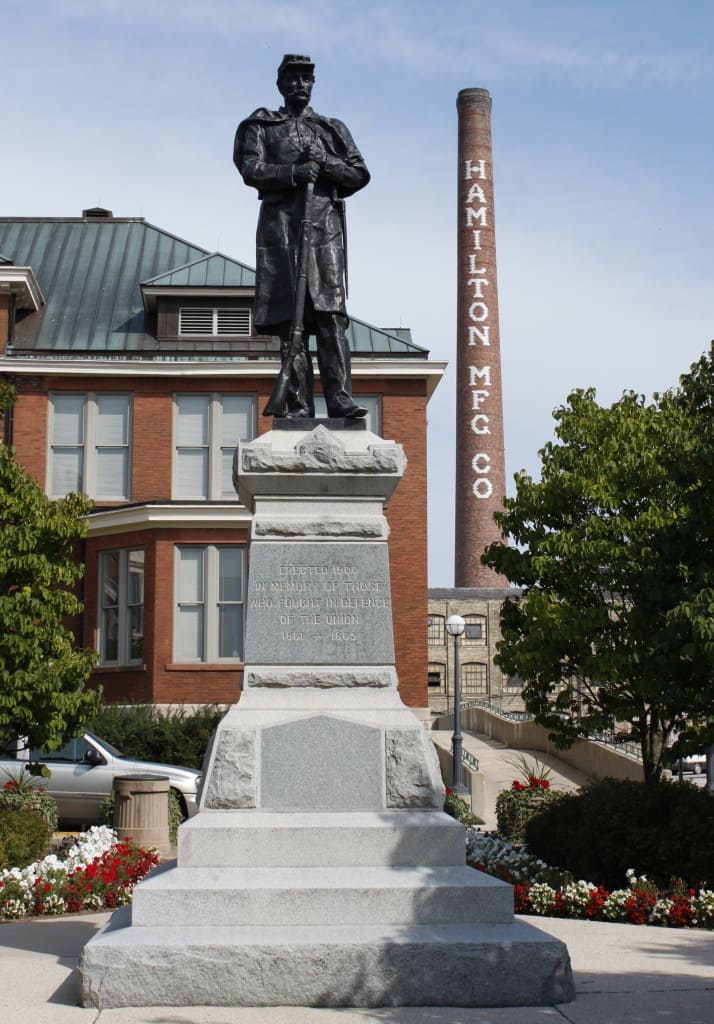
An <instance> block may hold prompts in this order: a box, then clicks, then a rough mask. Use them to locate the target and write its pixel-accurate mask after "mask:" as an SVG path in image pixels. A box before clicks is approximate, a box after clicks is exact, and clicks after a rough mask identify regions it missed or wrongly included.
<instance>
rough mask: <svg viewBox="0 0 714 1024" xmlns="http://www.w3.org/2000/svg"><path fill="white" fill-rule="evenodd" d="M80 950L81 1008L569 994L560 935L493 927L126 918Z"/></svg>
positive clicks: (496, 1000) (420, 1001) (524, 1002)
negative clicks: (136, 921)
mask: <svg viewBox="0 0 714 1024" xmlns="http://www.w3.org/2000/svg"><path fill="white" fill-rule="evenodd" d="M128 923H129V913H128V908H122V910H121V911H118V912H117V913H116V914H115V915H114V917H113V918H112V920H111V921H110V922H109V924H108V925H107V926H106V928H105V929H104V931H102V932H100V933H99V935H98V936H97V937H96V938H95V939H93V940H92V941H91V942H90V943H89V944H88V945H87V946H86V947H85V950H84V954H83V961H82V975H83V986H82V1001H83V1004H84V1005H85V1006H96V1007H98V1008H103V1007H111V1006H334V1007H337V1006H375V1007H376V1006H544V1005H545V1006H547V1005H550V1004H553V1003H567V1002H570V1000H572V999H574V998H575V993H574V989H573V979H572V974H571V972H570V964H569V960H568V955H567V952H566V951H565V947H564V946H563V943H562V942H559V941H558V940H557V939H552V938H551V937H550V936H547V935H544V934H543V933H542V932H539V931H538V930H537V929H535V928H533V927H531V926H530V925H528V924H524V923H522V922H520V921H518V922H514V923H512V924H500V925H498V924H497V925H493V924H492V925H441V926H426V925H423V926H411V927H395V926H391V925H382V926H375V925H371V926H368V925H362V926H355V925H350V926H345V925H339V924H335V925H331V926H325V927H297V928H271V927H265V926H261V927H257V928H227V927H223V926H218V927H207V926H201V927H194V928H191V929H184V928H166V927H164V928H129V927H128Z"/></svg>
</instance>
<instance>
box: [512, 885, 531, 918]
mask: <svg viewBox="0 0 714 1024" xmlns="http://www.w3.org/2000/svg"><path fill="white" fill-rule="evenodd" d="M530 889H531V887H530V885H529V883H528V882H524V883H523V884H520V883H519V884H518V885H514V886H513V912H514V914H527V913H528V910H529V908H530V904H531V898H530Z"/></svg>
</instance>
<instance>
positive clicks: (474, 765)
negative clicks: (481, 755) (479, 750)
mask: <svg viewBox="0 0 714 1024" xmlns="http://www.w3.org/2000/svg"><path fill="white" fill-rule="evenodd" d="M461 763H462V764H465V765H466V767H467V768H470V769H471V771H472V772H477V771H479V766H478V758H477V757H474V756H473V754H469V752H468V750H464V749H463V747H462V748H461Z"/></svg>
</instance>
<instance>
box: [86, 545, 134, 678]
mask: <svg viewBox="0 0 714 1024" xmlns="http://www.w3.org/2000/svg"><path fill="white" fill-rule="evenodd" d="M135 551H141V553H142V554H143V555H144V563H143V565H144V582H145V579H146V576H145V572H146V568H145V567H146V551H145V549H144V548H143V547H140V546H137V547H131V548H111V549H108V550H106V551H100V552H99V557H98V559H97V563H98V564H97V651H98V652H99V665H101V666H110V665H142V664H143V662H144V642H145V640H146V619H145V616H144V615H142V621H143V623H144V630H143V632H142V652H141V657H140V658H132V657H131V615H130V614H129V609H130V608H133V607H135V606H134V605H130V604H129V558H130V555H131V554H132V553H133V552H135ZM109 555H118V556H119V587H118V594H117V657H116V659H108V658H105V657H104V611H105V605H104V565H105V561H104V560H105V558H106V557H107V556H109ZM141 607H142V608H145V601H144V583H142V602H141Z"/></svg>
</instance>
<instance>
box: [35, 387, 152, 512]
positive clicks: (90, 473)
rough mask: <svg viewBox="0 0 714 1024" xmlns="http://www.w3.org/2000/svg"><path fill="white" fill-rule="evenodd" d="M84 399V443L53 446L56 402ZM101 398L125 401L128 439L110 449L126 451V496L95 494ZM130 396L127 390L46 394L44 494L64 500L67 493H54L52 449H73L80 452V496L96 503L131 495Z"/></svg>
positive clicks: (127, 497)
mask: <svg viewBox="0 0 714 1024" xmlns="http://www.w3.org/2000/svg"><path fill="white" fill-rule="evenodd" d="M70 396H72V397H75V398H82V399H83V406H84V408H83V416H84V419H83V441H82V443H81V444H80V445H57V446H55V444H54V428H55V399H56V398H65V397H70ZM101 398H125V399H126V401H127V435H126V436H127V440H126V444H122V445H110V446H108V447H112V448H125V449H126V451H127V472H126V493H125V494H98V493H97V464H98V459H97V450H98V449H99V448H100V447H102V446H101V445H100V444H99V434H98V429H97V424H98V418H99V402H98V399H101ZM132 399H133V395H132V394H131V393H130V392H128V391H51V392H50V395H49V415H48V421H49V422H48V429H47V486H46V493H47V495H48V496H49V497H50V498H63V497H65V494H66V493H69V492H65V493H59V492H57V493H55V488H54V481H53V470H54V450H55V447H58V448H62V447H74V448H81V449H82V474H81V475H82V481H81V488H80V493H82V494H86V495H87V496H88V497H90V498H93V499H94V500H95V501H128V500H129V499H130V496H131V456H132V426H133V417H132V413H133V401H132Z"/></svg>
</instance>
